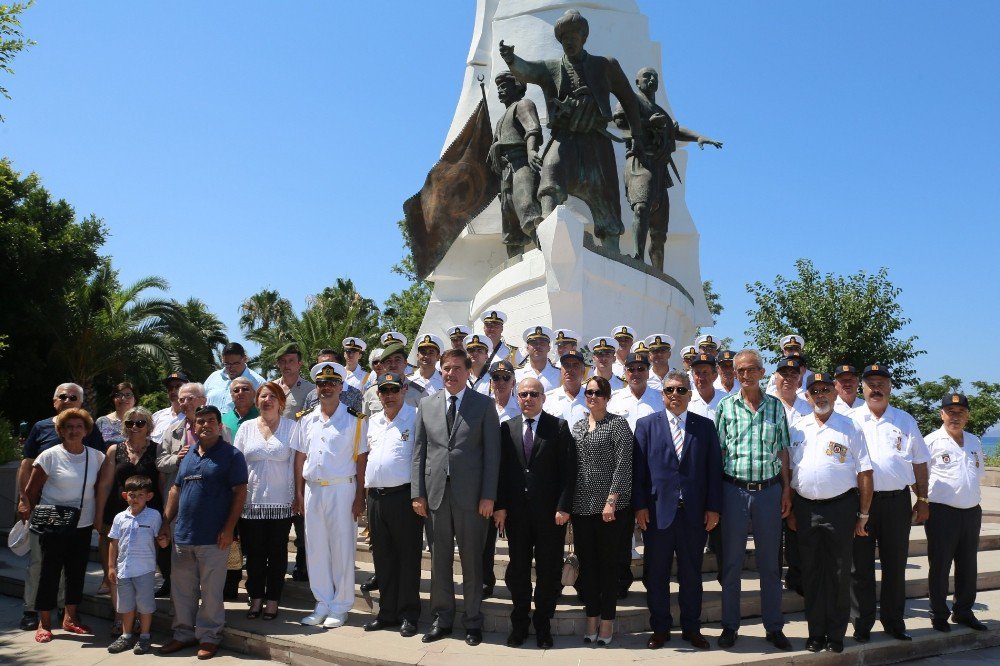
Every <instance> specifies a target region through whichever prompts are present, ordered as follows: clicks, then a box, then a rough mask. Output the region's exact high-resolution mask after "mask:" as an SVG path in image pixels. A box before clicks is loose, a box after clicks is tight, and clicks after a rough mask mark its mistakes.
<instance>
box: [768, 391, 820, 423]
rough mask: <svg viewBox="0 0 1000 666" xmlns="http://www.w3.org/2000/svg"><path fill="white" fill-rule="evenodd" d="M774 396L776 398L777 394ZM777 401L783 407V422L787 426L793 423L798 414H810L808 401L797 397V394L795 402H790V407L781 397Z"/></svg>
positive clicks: (810, 407) (810, 406)
mask: <svg viewBox="0 0 1000 666" xmlns="http://www.w3.org/2000/svg"><path fill="white" fill-rule="evenodd" d="M774 397H776V398H778V396H774ZM778 402H780V403H781V406H782V407H783V408H784V409H785V423H787V424H788V425H789V426H791V425H792V424H793V423H795V422H796V421H797V420H798V419H799V417H800V416H806V415H808V414H812V411H813V408H812V405H811V404H810V403H809V401H808V400H806V399H804V398H801V397H799V396H798V395H796V396H795V402H793V403H792V406H791V407H789V406H788V405H786V404H785V402H784V401H783V400H782V399H781V398H778Z"/></svg>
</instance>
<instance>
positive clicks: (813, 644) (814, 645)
mask: <svg viewBox="0 0 1000 666" xmlns="http://www.w3.org/2000/svg"><path fill="white" fill-rule="evenodd" d="M824 645H826V638H809V640H807V641H806V650H808V651H809V652H819V651H820V650H822V649H823V646H824Z"/></svg>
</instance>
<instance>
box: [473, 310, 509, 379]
mask: <svg viewBox="0 0 1000 666" xmlns="http://www.w3.org/2000/svg"><path fill="white" fill-rule="evenodd" d="M479 319H480V321H482V322H483V331H484V332H485V333H486V337H488V338H489V339H490V342H491V343H492V349H493V351H492V352H491V358H490V359H489V364H488V365H492V364H493V361H510V362H511V363H514V362H515V356H516V355H517V347H511V346H510V345H508V344H507V343H506V342H504V339H503V327H504V324H505V323H506V322H507V314H506V313H505V312H503V311H502V310H498V309H496V307H492V308H489V309H487V310H484V311H483V314H482V315H480V317H479ZM464 328H466V329H468V330H467V331H466V333H465V335H471V334H472V329H471V328H469V327H468V326H466V327H464Z"/></svg>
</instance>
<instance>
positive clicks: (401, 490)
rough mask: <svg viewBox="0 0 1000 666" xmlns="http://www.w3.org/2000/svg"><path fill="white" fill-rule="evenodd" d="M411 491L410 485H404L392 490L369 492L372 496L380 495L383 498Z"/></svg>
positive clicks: (384, 489)
mask: <svg viewBox="0 0 1000 666" xmlns="http://www.w3.org/2000/svg"><path fill="white" fill-rule="evenodd" d="M409 489H410V484H408V483H404V484H402V485H399V486H393V487H392V488H369V489H368V492H369V493H370V494H372V495H379V496H380V497H381V496H383V495H394V494H396V493H401V492H403V491H404V490H407V491H408V490H409Z"/></svg>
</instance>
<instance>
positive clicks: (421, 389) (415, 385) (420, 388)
mask: <svg viewBox="0 0 1000 666" xmlns="http://www.w3.org/2000/svg"><path fill="white" fill-rule="evenodd" d="M410 389H416V390H417V391H419V392H420V393H425V392H426V391H427V389H426V388H425V387H424V386H421V385H420V384H418V383H416V382H410V383H409V384H408V385H407V390H410Z"/></svg>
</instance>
